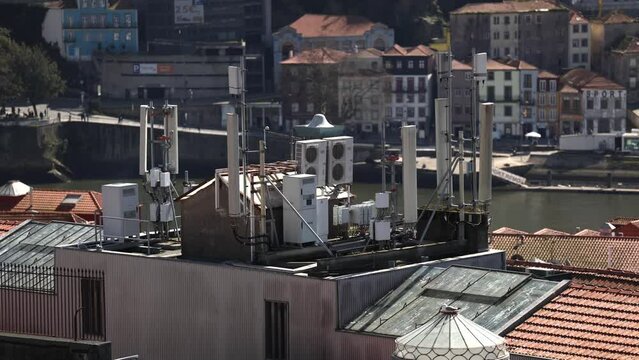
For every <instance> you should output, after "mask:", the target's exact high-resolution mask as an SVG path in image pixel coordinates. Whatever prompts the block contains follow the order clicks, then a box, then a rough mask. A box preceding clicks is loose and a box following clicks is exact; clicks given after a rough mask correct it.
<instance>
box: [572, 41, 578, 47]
mask: <svg viewBox="0 0 639 360" xmlns="http://www.w3.org/2000/svg"><path fill="white" fill-rule="evenodd" d="M572 47H574V48H578V47H579V39H572Z"/></svg>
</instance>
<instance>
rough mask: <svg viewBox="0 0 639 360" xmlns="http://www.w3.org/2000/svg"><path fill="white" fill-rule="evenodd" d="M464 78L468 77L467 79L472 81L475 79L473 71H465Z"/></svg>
mask: <svg viewBox="0 0 639 360" xmlns="http://www.w3.org/2000/svg"><path fill="white" fill-rule="evenodd" d="M464 79H466V81H470V80H472V79H473V73H472V72H470V71H466V72H464Z"/></svg>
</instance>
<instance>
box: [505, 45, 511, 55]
mask: <svg viewBox="0 0 639 360" xmlns="http://www.w3.org/2000/svg"><path fill="white" fill-rule="evenodd" d="M504 56H510V48H509V47H505V48H504Z"/></svg>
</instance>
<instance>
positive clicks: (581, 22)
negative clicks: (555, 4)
mask: <svg viewBox="0 0 639 360" xmlns="http://www.w3.org/2000/svg"><path fill="white" fill-rule="evenodd" d="M568 26H569V29H568V42H569V44H568V67H569V68H576V67H581V68H584V69H586V70H590V24H589V23H588V20H587V19H586V18H584V17H583V16H582V15H581V14H579V13H577V12H572V14H571V16H570V24H569V25H568Z"/></svg>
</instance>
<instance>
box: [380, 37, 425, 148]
mask: <svg viewBox="0 0 639 360" xmlns="http://www.w3.org/2000/svg"><path fill="white" fill-rule="evenodd" d="M433 55H434V52H433V50H431V49H430V48H429V47H427V46H424V45H419V46H416V47H412V48H404V47H402V46H399V45H394V46H393V47H392V48H391V49H389V50H388V51H386V52H384V55H383V59H384V69H385V71H386V73H388V74H389V78H390V82H391V84H390V85H391V87H390V90H391V94H390V95H391V96H390V102H389V103H388V104H387V105H386V114H385V116H386V118H387V119H388V120H389V122H390V123H391V126H390V127H391V129H395V128H397V129H399V127H400V126H401V124H402V123H406V124H409V125H416V126H417V130H418V136H417V137H418V139H419V140H422V141H423V140H425V139H426V137H427V136H428V135H429V134H430V132H431V130H432V129H434V122H433V121H432V116H433V115H432V114H433V112H434V110H433V105H432V104H433V98H434V94H433V90H432V77H433V75H432V72H433V64H434V59H433Z"/></svg>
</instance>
